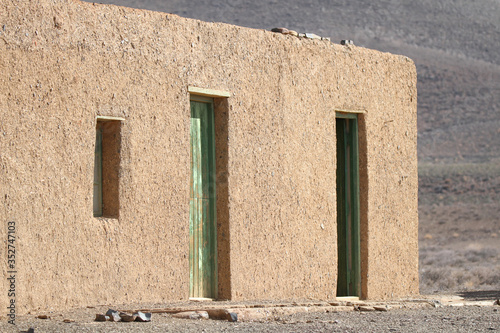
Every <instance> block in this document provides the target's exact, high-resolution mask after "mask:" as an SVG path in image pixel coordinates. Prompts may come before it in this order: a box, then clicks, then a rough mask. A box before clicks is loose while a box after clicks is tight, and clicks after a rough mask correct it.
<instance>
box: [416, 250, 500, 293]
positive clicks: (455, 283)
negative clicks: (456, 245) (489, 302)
mask: <svg viewBox="0 0 500 333" xmlns="http://www.w3.org/2000/svg"><path fill="white" fill-rule="evenodd" d="M499 272H500V251H499V250H497V249H494V248H483V249H464V250H459V251H453V250H450V249H442V248H438V247H427V248H425V247H424V248H421V249H420V292H421V293H423V294H425V293H435V292H458V291H470V290H488V289H496V290H499V289H500V278H499V275H498V274H499Z"/></svg>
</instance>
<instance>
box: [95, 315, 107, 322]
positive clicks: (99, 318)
mask: <svg viewBox="0 0 500 333" xmlns="http://www.w3.org/2000/svg"><path fill="white" fill-rule="evenodd" d="M108 320H109V316H105V315H103V314H100V313H96V315H95V321H108Z"/></svg>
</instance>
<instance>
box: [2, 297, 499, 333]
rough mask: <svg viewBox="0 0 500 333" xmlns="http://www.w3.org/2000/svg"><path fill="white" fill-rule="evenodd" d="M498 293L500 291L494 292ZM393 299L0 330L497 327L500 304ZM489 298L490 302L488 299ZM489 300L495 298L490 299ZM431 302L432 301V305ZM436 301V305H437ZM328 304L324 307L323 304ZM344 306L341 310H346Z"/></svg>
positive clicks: (66, 321)
mask: <svg viewBox="0 0 500 333" xmlns="http://www.w3.org/2000/svg"><path fill="white" fill-rule="evenodd" d="M495 293H496V294H495V295H497V296H498V294H500V291H496V292H495ZM433 302H434V301H429V302H427V304H425V303H426V302H423V303H420V304H419V305H413V306H411V305H408V304H406V305H397V304H392V305H390V306H389V307H388V308H389V310H388V311H367V312H365V311H355V310H350V311H330V310H328V311H316V310H318V309H317V308H316V309H312V307H310V309H311V310H310V311H302V312H298V313H294V314H286V311H285V312H284V313H283V315H279V314H276V313H275V314H274V315H270V316H268V317H267V318H261V319H257V320H252V321H245V322H241V321H237V322H229V321H227V320H212V319H180V318H175V317H173V314H171V313H153V315H152V320H151V321H150V322H109V321H108V322H97V321H95V320H94V319H95V315H96V313H105V312H106V311H107V309H108V307H105V306H100V307H91V308H80V309H73V310H71V311H67V312H54V313H49V314H47V316H48V317H49V318H48V319H40V318H38V316H39V314H31V315H24V316H19V317H17V318H16V325H15V326H14V325H11V324H8V323H7V321H6V320H2V321H1V322H0V331H1V332H27V331H28V330H29V329H30V328H32V329H33V331H34V332H36V333H38V332H224V331H231V332H438V331H439V332H471V331H474V332H495V331H500V306H498V305H489V306H484V304H483V305H482V306H480V305H481V303H477V305H466V306H463V304H460V303H456V302H455V306H450V305H448V306H441V305H438V304H439V302H436V303H433ZM488 302H490V301H488ZM491 303H492V304H493V301H491ZM432 304H435V306H433V305H432ZM436 306H437V307H436ZM325 309H326V308H325ZM344 310H345V309H344Z"/></svg>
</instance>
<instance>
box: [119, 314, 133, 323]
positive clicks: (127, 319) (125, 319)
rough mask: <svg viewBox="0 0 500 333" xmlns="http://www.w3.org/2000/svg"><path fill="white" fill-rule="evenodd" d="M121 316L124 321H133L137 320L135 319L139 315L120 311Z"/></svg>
mask: <svg viewBox="0 0 500 333" xmlns="http://www.w3.org/2000/svg"><path fill="white" fill-rule="evenodd" d="M120 318H121V320H122V321H124V322H131V321H135V319H136V318H137V315H136V314H133V315H129V314H128V313H124V312H120Z"/></svg>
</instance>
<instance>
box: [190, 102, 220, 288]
mask: <svg viewBox="0 0 500 333" xmlns="http://www.w3.org/2000/svg"><path fill="white" fill-rule="evenodd" d="M190 103H191V133H190V134H191V138H190V146H191V182H190V183H191V191H190V202H189V205H190V206H189V270H190V284H189V297H191V298H217V222H216V198H215V139H214V107H213V99H211V98H207V97H203V96H195V95H191V101H190Z"/></svg>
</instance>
